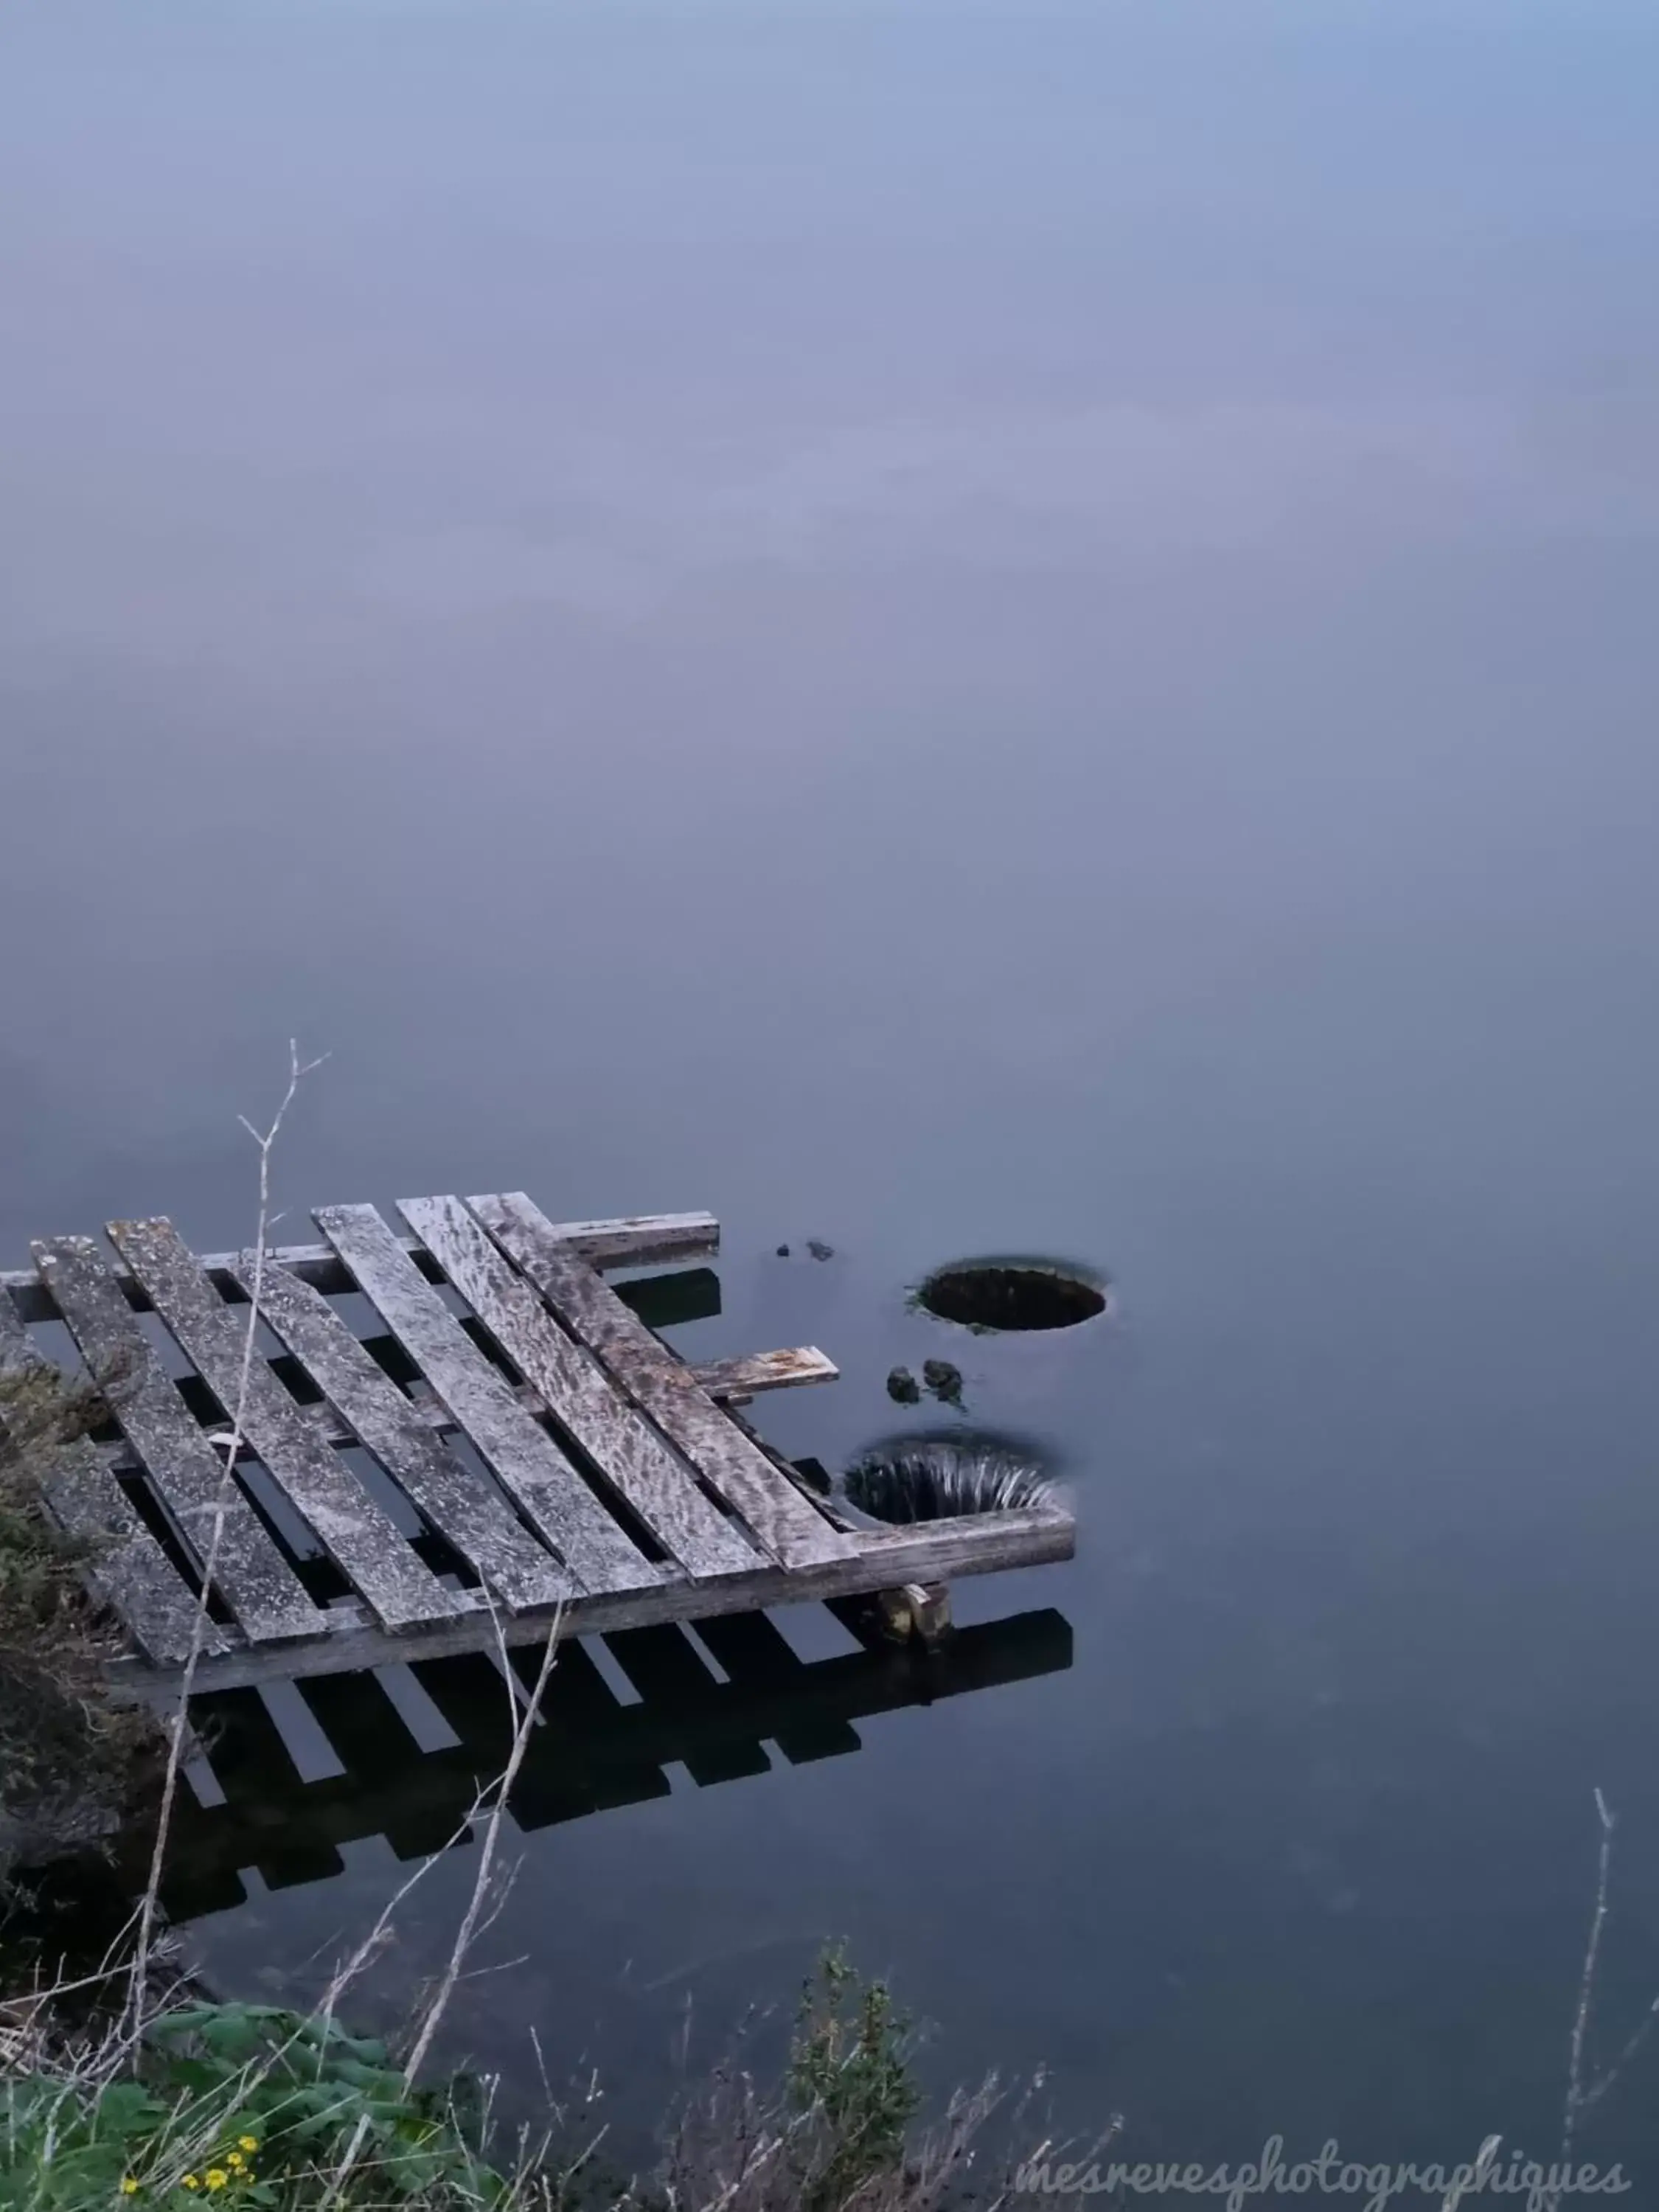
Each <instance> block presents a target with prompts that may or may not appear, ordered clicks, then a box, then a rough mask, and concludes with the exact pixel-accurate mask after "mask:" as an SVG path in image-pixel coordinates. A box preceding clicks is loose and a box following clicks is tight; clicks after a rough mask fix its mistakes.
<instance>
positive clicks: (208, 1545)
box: [0, 1194, 1074, 1694]
mask: <svg viewBox="0 0 1659 2212" xmlns="http://www.w3.org/2000/svg"><path fill="white" fill-rule="evenodd" d="M398 1212H400V1213H401V1214H402V1216H403V1218H404V1222H405V1224H406V1225H407V1228H408V1231H409V1233H408V1234H399V1233H398V1232H395V1231H393V1230H392V1228H391V1227H390V1226H389V1225H388V1224H387V1223H386V1221H385V1220H383V1219H382V1218H381V1217H380V1215H379V1214H378V1213H377V1212H375V1211H374V1208H373V1207H372V1206H329V1207H325V1208H323V1209H322V1210H320V1211H319V1212H317V1213H316V1215H315V1216H314V1217H313V1218H315V1220H316V1223H317V1225H318V1226H319V1229H320V1230H321V1231H322V1232H323V1236H324V1237H325V1240H326V1241H325V1243H322V1244H320V1245H312V1246H301V1247H294V1248H290V1249H284V1250H280V1251H276V1252H268V1253H266V1254H265V1255H264V1258H263V1261H260V1260H259V1258H258V1255H254V1254H252V1253H240V1254H217V1255H210V1256H209V1257H207V1258H204V1259H202V1258H197V1256H196V1255H193V1254H191V1252H190V1251H189V1250H188V1249H186V1248H185V1245H184V1243H182V1241H181V1240H180V1238H179V1236H178V1234H177V1232H176V1231H174V1230H173V1226H172V1225H171V1224H170V1223H169V1222H167V1221H166V1220H165V1219H160V1220H149V1221H126V1222H113V1223H112V1224H111V1225H109V1237H110V1239H111V1242H112V1244H113V1246H114V1248H115V1251H116V1254H117V1255H118V1261H115V1262H112V1261H111V1260H110V1258H109V1257H108V1256H107V1255H106V1254H105V1253H104V1252H103V1251H102V1250H101V1249H100V1247H99V1245H98V1244H97V1243H95V1242H94V1239H92V1238H90V1237H57V1238H52V1239H47V1240H44V1241H42V1242H40V1243H36V1244H35V1245H34V1246H33V1254H34V1269H33V1273H21V1274H13V1275H8V1276H5V1277H3V1278H0V1282H3V1285H4V1289H5V1291H6V1292H7V1293H8V1295H6V1296H4V1297H0V1370H4V1369H6V1368H16V1367H18V1366H20V1365H22V1364H27V1363H28V1362H30V1361H32V1360H36V1359H38V1358H40V1357H41V1354H40V1350H39V1348H38V1347H37V1346H35V1345H34V1344H33V1341H32V1340H31V1339H30V1337H29V1335H28V1326H29V1325H30V1324H33V1323H40V1322H51V1321H60V1322H64V1323H65V1324H67V1327H68V1329H69V1332H70V1336H71V1337H72V1338H73V1340H74V1341H75V1343H76V1346H77V1347H78V1349H79V1351H80V1352H81V1354H82V1358H83V1359H84V1360H85V1362H86V1364H87V1366H88V1369H89V1370H91V1372H92V1373H93V1374H94V1376H97V1377H98V1378H100V1381H106V1384H107V1392H108V1395H109V1398H110V1402H111V1406H112V1413H113V1416H114V1419H115V1422H116V1423H117V1424H118V1427H119V1430H120V1439H121V1440H120V1443H119V1444H118V1445H100V1443H94V1442H92V1441H88V1442H86V1443H82V1444H80V1445H78V1446H76V1448H75V1449H74V1450H73V1451H71V1452H70V1453H69V1454H67V1455H65V1456H64V1461H63V1462H62V1464H61V1466H60V1467H59V1468H58V1470H57V1471H55V1473H54V1475H53V1479H52V1484H51V1486H50V1489H49V1491H48V1492H47V1500H46V1502H47V1504H48V1505H49V1508H50V1510H52V1513H53V1514H54V1515H55V1516H57V1518H58V1520H59V1521H60V1522H62V1523H63V1525H64V1527H65V1528H69V1529H70V1530H71V1531H74V1532H77V1533H83V1534H88V1535H90V1536H92V1537H93V1538H94V1540H95V1545H96V1554H95V1559H94V1565H93V1569H92V1572H93V1576H94V1580H95V1583H96V1584H97V1587H98V1589H99V1590H100V1594H101V1595H102V1596H103V1597H104V1598H105V1600H106V1601H107V1602H108V1604H109V1605H110V1606H111V1607H112V1609H113V1610H114V1611H115V1612H116V1613H118V1615H119V1617H120V1618H121V1620H122V1621H123V1622H124V1623H125V1626H126V1628H127V1630H128V1632H129V1633H130V1635H131V1641H132V1647H133V1653H132V1657H131V1660H130V1661H128V1662H123V1663H124V1680H125V1686H127V1687H128V1688H129V1689H130V1690H131V1692H133V1693H134V1694H147V1693H149V1691H150V1690H152V1689H154V1688H155V1686H159V1685H162V1684H165V1683H166V1682H167V1681H168V1680H173V1679H176V1677H177V1676H178V1674H179V1672H180V1670H181V1668H182V1667H183V1665H184V1663H185V1659H186V1657H187V1656H188V1653H189V1650H190V1646H191V1635H192V1633H193V1632H195V1631H196V1627H197V1616H198V1613H199V1599H200V1593H201V1590H202V1589H203V1586H204V1582H206V1583H209V1584H210V1601H209V1616H210V1617H209V1620H208V1621H207V1624H206V1627H205V1638H204V1650H203V1655H202V1658H201V1662H200V1667H199V1672H198V1676H197V1680H198V1682H199V1685H200V1686H201V1687H202V1688H203V1689H204V1690H206V1689H224V1688H229V1687H233V1686H238V1685H246V1684H252V1683H257V1682H259V1681H263V1680H275V1679H278V1678H281V1677H284V1676H290V1675H309V1674H337V1673H343V1672H349V1671H351V1670H354V1669H356V1668H368V1667H378V1666H380V1665H384V1664H386V1663H387V1662H391V1661H398V1660H414V1659H427V1658H435V1657H439V1656H443V1655H445V1654H447V1653H454V1652H464V1651H470V1650H483V1649H484V1648H486V1647H488V1646H490V1645H493V1644H494V1643H495V1640H496V1637H497V1634H498V1632H499V1633H501V1635H503V1636H504V1637H505V1638H506V1640H507V1643H509V1644H524V1643H528V1642H532V1641H534V1642H540V1641H543V1640H544V1639H545V1638H546V1636H547V1633H548V1632H549V1629H550V1626H552V1625H553V1624H554V1623H555V1622H556V1623H557V1624H558V1626H559V1630H560V1632H561V1633H562V1634H566V1635H576V1634H581V1633H584V1632H590V1631H596V1632H604V1631H609V1630H612V1629H615V1630H623V1629H629V1628H643V1627H647V1626H653V1625H654V1624H658V1623H661V1622H665V1621H671V1620H687V1619H696V1618H701V1617H703V1616H707V1615H714V1614H724V1613H743V1612H748V1611H751V1610H753V1609H755V1608H757V1607H763V1606H767V1605H773V1604H778V1603H787V1602H790V1601H796V1600H800V1599H813V1598H823V1599H832V1598H838V1597H848V1596H854V1595H861V1594H868V1593H872V1592H877V1591H884V1590H889V1589H899V1588H902V1586H905V1585H915V1584H920V1583H937V1582H941V1581H945V1580H948V1579H950V1578H951V1577H954V1576H957V1575H963V1574H974V1573H981V1572H985V1571H989V1570H991V1569H994V1568H997V1567H1003V1566H1014V1565H1025V1564H1030V1563H1035V1562H1037V1561H1041V1560H1046V1559H1061V1558H1066V1557H1068V1556H1069V1555H1070V1553H1071V1552H1072V1549H1073V1541H1074V1531H1073V1522H1072V1519H1071V1516H1070V1515H1069V1514H1068V1513H1066V1511H1065V1510H1061V1509H1060V1508H1056V1507H1043V1508H1040V1509H1036V1510H1018V1511H1012V1512H1004V1513H995V1514H982V1515H975V1516H966V1517H963V1518H962V1519H959V1520H951V1521H935V1522H926V1523H922V1524H919V1525H917V1526H916V1527H915V1528H902V1529H897V1528H896V1529H891V1530H888V1529H881V1530H869V1529H865V1528H852V1527H849V1526H848V1524H847V1522H846V1521H845V1520H844V1518H843V1517H842V1516H839V1515H838V1514H837V1513H836V1511H835V1510H833V1509H831V1508H829V1507H828V1506H826V1505H825V1504H823V1503H821V1502H820V1501H819V1500H818V1499H817V1498H814V1497H813V1496H811V1494H809V1492H807V1491H806V1490H805V1489H804V1488H803V1487H802V1486H800V1485H799V1483H798V1482H797V1481H796V1480H794V1479H793V1475H792V1473H791V1470H790V1469H789V1468H788V1467H787V1462H784V1461H782V1460H781V1459H780V1458H779V1457H778V1456H777V1455H775V1454H774V1453H772V1452H770V1451H769V1450H768V1449H767V1448H766V1447H765V1446H764V1445H763V1443H762V1442H761V1440H760V1439H759V1437H757V1435H756V1434H755V1432H754V1431H753V1430H752V1429H750V1427H749V1426H748V1425H747V1424H746V1423H745V1422H744V1420H743V1419H741V1417H740V1416H739V1415H738V1413H737V1412H736V1411H735V1405H736V1403H737V1402H739V1401H744V1400H746V1399H747V1398H749V1397H750V1396H752V1395H755V1394H757V1393H758V1392H760V1391H763V1390H768V1389H781V1388H784V1387H787V1386H790V1385H793V1384H797V1383H808V1382H817V1381H824V1380H829V1379H831V1378H832V1377H833V1376H834V1375H835V1373H836V1370H835V1368H834V1367H833V1365H832V1364H830V1363H829V1361H828V1360H827V1359H825V1358H824V1357H823V1354H822V1353H821V1352H817V1350H816V1349H814V1348H812V1347H805V1348H804V1349H800V1350H796V1351H789V1352H765V1353H762V1354H760V1355H758V1356H757V1357H756V1358H750V1359H738V1360H722V1361H719V1362H715V1363H714V1364H710V1365H707V1366H703V1367H697V1366H693V1365H690V1364H687V1363H686V1362H685V1361H684V1360H682V1359H681V1358H678V1355H677V1354H676V1353H675V1352H672V1351H671V1349H670V1348H669V1346H666V1345H665V1343H664V1342H663V1341H662V1340H661V1339H660V1338H659V1337H658V1336H657V1335H655V1334H653V1332H652V1330H651V1329H650V1328H647V1326H646V1324H645V1323H644V1322H643V1321H641V1318H640V1317H639V1316H638V1314H636V1313H635V1310H633V1308H632V1307H631V1306H630V1305H629V1303H628V1302H627V1300H626V1299H625V1298H624V1297H623V1296H622V1295H620V1294H619V1292H618V1291H617V1290H616V1289H615V1288H614V1287H613V1286H612V1285H610V1284H608V1283H607V1282H606V1281H605V1278H604V1275H603V1273H602V1272H601V1271H602V1270H603V1269H604V1268H605V1267H617V1266H639V1265H650V1264H653V1263H657V1262H660V1261H684V1260H686V1259H690V1258H694V1257H696V1256H699V1255H704V1254H707V1253H708V1252H710V1251H712V1250H714V1249H716V1247H717V1245H718V1242H719V1230H718V1226H717V1225H716V1224H715V1222H714V1220H713V1218H711V1217H710V1216H708V1215H707V1214H683V1215H666V1216H654V1217H645V1218H638V1219H633V1220H627V1221H609V1222H574V1223H570V1222H567V1223H563V1224H556V1223H554V1222H551V1221H550V1220H549V1219H548V1218H546V1217H545V1216H544V1214H543V1213H542V1212H539V1210H538V1208H537V1207H536V1206H533V1205H532V1202H531V1201H530V1200H529V1199H528V1198H526V1197H525V1196H524V1195H523V1194H497V1195H493V1196H487V1197H478V1198H471V1199H468V1200H465V1202H463V1201H462V1200H459V1199H458V1198H453V1197H446V1198H428V1199H409V1200H403V1201H402V1202H401V1203H400V1205H399V1206H398ZM256 1274H257V1276H258V1283H259V1308H260V1312H261V1315H262V1316H263V1320H264V1325H265V1328H266V1329H267V1331H268V1332H269V1334H270V1336H271V1337H272V1338H273V1339H274V1340H275V1342H274V1344H270V1345H266V1344H263V1343H262V1344H261V1345H260V1346H259V1347H258V1356H256V1357H254V1358H252V1360H251V1361H249V1362H247V1372H246V1384H245V1383H244V1363H245V1350H246V1337H247V1327H246V1323H247V1304H248V1300H249V1297H250V1296H251V1295H252V1289H253V1286H254V1283H255V1279H256ZM342 1297H344V1298H347V1299H348V1300H349V1307H350V1309H351V1310H355V1311H356V1315H357V1316H358V1318H357V1319H355V1320H354V1319H353V1318H350V1317H349V1310H348V1309H343V1308H342V1306H341V1305H340V1304H338V1303H337V1301H339V1300H340V1299H341V1298H342ZM365 1304H366V1305H367V1307H368V1309H372V1311H373V1314H374V1316H378V1318H376V1319H374V1320H372V1321H370V1322H368V1324H367V1326H368V1329H369V1334H368V1336H367V1337H366V1336H365V1334H363V1324H362V1320H361V1316H362V1310H363V1308H364V1306H365ZM147 1314H148V1315H153V1316H155V1322H159V1323H160V1324H161V1328H156V1327H155V1323H152V1324H151V1325H150V1326H149V1328H147V1327H146V1326H145V1323H144V1322H143V1319H142V1318H141V1317H142V1316H145V1315H147ZM163 1330H165V1333H166V1334H165V1336H164V1335H163V1334H162V1331H163ZM180 1370H184V1371H180ZM239 1400H240V1402H241V1404H242V1408H243V1412H242V1422H241V1433H242V1438H243V1449H242V1450H241V1451H240V1453H239V1455H238V1457H237V1461H236V1464H235V1466H234V1468H233V1469H232V1470H231V1471H230V1473H229V1474H228V1475H227V1473H226V1467H225V1457H226V1452H227V1449H228V1444H229V1442H230V1438H229V1436H228V1416H229V1409H231V1408H233V1407H235V1406H236V1405H237V1403H238V1402H239ZM216 1438H217V1439H219V1441H216Z"/></svg>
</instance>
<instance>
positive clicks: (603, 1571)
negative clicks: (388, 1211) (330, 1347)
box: [313, 1206, 664, 1590]
mask: <svg viewBox="0 0 1659 2212" xmlns="http://www.w3.org/2000/svg"><path fill="white" fill-rule="evenodd" d="M313 1219H314V1220H315V1222H316V1224H317V1226H318V1227H319V1229H320V1230H321V1231H322V1232H323V1234H324V1236H325V1237H327V1238H328V1240H329V1242H330V1243H331V1244H332V1245H333V1247H334V1249H335V1250H336V1251H337V1253H338V1254H339V1255H340V1257H341V1258H342V1259H343V1261H345V1263H346V1265H347V1267H349V1269H350V1271H351V1273H352V1276H353V1278H354V1279H355V1280H356V1284H357V1285H358V1287H359V1288H360V1289H361V1290H362V1291H363V1293H364V1294H365V1296H366V1297H368V1299H369V1301H370V1303H371V1304H373V1305H374V1307H375V1308H376V1309H377V1310H379V1312H380V1314H381V1316H383V1317H384V1319H385V1321H386V1326H387V1327H388V1328H390V1329H391V1331H392V1334H393V1335H394V1336H395V1337H396V1338H397V1339H398V1342H399V1343H400V1344H401V1345H402V1346H403V1347H404V1350H405V1351H406V1352H408V1354H409V1356H410V1358H411V1359H412V1360H413V1361H414V1362H415V1364H416V1366H417V1367H418V1368H419V1369H420V1370H421V1372H422V1375H424V1376H425V1377H426V1379H427V1381H428V1383H430V1384H431V1385H432V1388H433V1389H434V1390H435V1391H436V1393H437V1395H439V1397H441V1399H442V1400H443V1401H444V1403H445V1405H447V1407H448V1408H449V1410H450V1412H451V1413H453V1415H454V1417H455V1419H456V1420H457V1422H458V1423H459V1425H460V1427H461V1430H462V1431H463V1432H464V1433H465V1436H466V1437H467V1438H468V1440H469V1441H470V1442H471V1444H472V1445H473V1447H474V1449H476V1450H477V1453H478V1454H479V1455H480V1457H481V1458H482V1459H483V1461H484V1462H485V1464H486V1465H487V1466H488V1467H489V1468H490V1469H491V1470H492V1472H493V1473H494V1474H495V1479H496V1480H497V1481H498V1482H499V1483H500V1484H501V1486H502V1488H503V1489H504V1490H506V1491H507V1492H508V1494H509V1495H510V1496H511V1497H512V1498H513V1500H514V1502H515V1504H517V1505H518V1507H519V1509H520V1511H521V1512H522V1513H523V1514H524V1516H525V1517H526V1520H528V1521H529V1522H530V1524H531V1526H532V1528H534V1529H535V1530H536V1532H537V1534H538V1535H539V1536H541V1537H542V1538H543V1539H544V1541H546V1542H548V1543H550V1544H551V1545H553V1546H554V1547H556V1550H557V1551H558V1553H559V1555H560V1557H561V1558H562V1559H563V1561H564V1563H565V1565H567V1566H568V1568H569V1570H570V1571H571V1573H572V1574H573V1575H574V1577H575V1578H576V1579H577V1581H578V1582H579V1583H580V1584H581V1586H582V1588H583V1589H587V1590H602V1589H648V1588H649V1587H650V1586H651V1585H652V1584H653V1583H659V1582H661V1581H662V1580H663V1579H664V1571H663V1569H662V1568H660V1567H659V1566H658V1565H656V1564H655V1563H654V1562H653V1561H652V1560H650V1559H647V1558H646V1556H645V1554H644V1553H642V1552H641V1550H640V1549H639V1547H638V1546H637V1545H635V1543H633V1542H632V1541H630V1540H629V1537H628V1535H627V1534H626V1533H625V1532H624V1531H623V1529H622V1528H620V1527H619V1526H618V1525H617V1522H615V1521H613V1520H612V1519H611V1516H610V1515H609V1514H608V1513H607V1512H606V1511H605V1508H604V1507H603V1506H602V1505H601V1504H599V1500H598V1498H595V1497H594V1495H593V1493H592V1491H591V1490H590V1489H589V1488H588V1487H587V1485H586V1483H585V1482H584V1481H583V1480H582V1479H581V1476H580V1474H578V1473H577V1471H576V1469H575V1468H574V1467H573V1466H572V1465H571V1463H570V1461H569V1459H568V1457H567V1456H566V1455H565V1454H564V1453H563V1452H562V1450H561V1449H559V1446H558V1445H557V1444H556V1443H555V1442H554V1440H553V1438H552V1437H550V1436H549V1434H548V1433H547V1431H546V1430H545V1429H544V1428H543V1427H542V1426H541V1425H540V1424H539V1423H538V1421H537V1420H536V1419H534V1418H533V1417H532V1415H531V1414H529V1413H526V1411H525V1409H524V1407H522V1406H521V1405H520V1404H519V1402H518V1401H517V1400H516V1399H515V1398H514V1397H513V1392H512V1390H511V1389H510V1388H509V1386H508V1385H507V1383H506V1381H505V1380H504V1379H503V1377H502V1376H501V1374H500V1373H499V1372H498V1370H496V1369H495V1368H494V1367H492V1366H491V1365H490V1364H489V1361H488V1360H487V1359H486V1358H484V1356H483V1353H482V1352H480V1351H479V1350H478V1348H477V1345H475V1344H474V1343H473V1341H472V1340H471V1337H469V1336H468V1335H467V1334H466V1332H465V1329H464V1328H462V1327H461V1325H460V1323H459V1322H458V1321H457V1320H456V1318H455V1316H454V1315H453V1314H452V1313H451V1312H450V1310H449V1309H448V1307H447V1305H445V1304H444V1302H443V1300H442V1299H441V1297H439V1295H438V1293H437V1291H435V1290H434V1289H433V1287H432V1285H431V1284H430V1283H428V1282H427V1281H426V1280H425V1279H424V1278H423V1277H422V1275H421V1274H420V1273H418V1271H417V1270H416V1267H415V1264H414V1262H413V1261H411V1260H410V1257H409V1255H408V1254H407V1253H406V1252H404V1250H403V1249H402V1248H401V1246H400V1245H399V1244H398V1240H397V1238H396V1237H394V1236H393V1235H392V1231H391V1230H390V1229H389V1228H388V1227H387V1226H386V1223H385V1222H384V1221H382V1220H381V1218H380V1215H379V1214H378V1213H377V1212H375V1211H374V1207H373V1206H324V1207H321V1208H319V1210H318V1212H316V1213H315V1214H314V1215H313Z"/></svg>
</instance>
